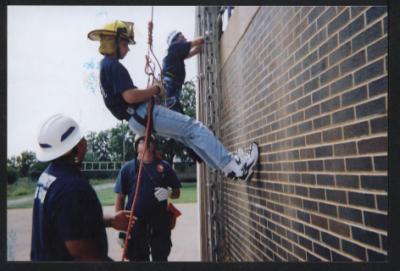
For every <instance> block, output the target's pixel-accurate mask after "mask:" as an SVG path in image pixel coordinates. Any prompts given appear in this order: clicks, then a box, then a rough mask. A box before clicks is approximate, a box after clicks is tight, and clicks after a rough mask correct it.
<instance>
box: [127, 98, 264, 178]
mask: <svg viewBox="0 0 400 271" xmlns="http://www.w3.org/2000/svg"><path fill="white" fill-rule="evenodd" d="M146 108H147V104H144V105H142V106H140V107H139V108H138V109H137V113H138V114H139V115H140V116H142V117H143V116H144V115H145V114H146ZM129 127H130V128H131V130H132V131H133V132H134V133H141V134H143V133H144V132H145V127H144V126H142V125H141V124H140V123H138V122H136V120H135V119H134V118H132V117H131V118H130V119H129ZM153 128H154V130H155V133H156V134H159V135H161V136H164V137H169V138H173V139H175V140H178V141H180V142H182V143H184V144H185V145H186V146H188V147H190V148H191V149H193V150H194V151H195V152H196V153H197V154H198V155H199V156H200V157H201V158H202V159H203V161H205V162H206V164H207V165H208V166H209V167H211V168H214V169H220V170H222V172H223V173H224V174H225V176H228V177H229V178H240V179H243V180H246V181H247V180H248V179H249V177H251V173H252V172H253V168H254V166H255V165H256V163H257V161H258V157H259V152H258V145H257V144H256V143H252V144H251V145H250V150H249V152H248V153H246V154H244V155H242V156H236V157H234V156H233V155H232V154H231V153H230V152H228V151H227V150H226V149H225V147H224V146H223V145H222V143H221V142H220V141H219V140H218V139H217V138H216V137H215V136H214V134H213V133H212V132H211V131H210V130H209V129H208V128H207V127H205V126H204V125H203V124H202V123H201V122H199V121H197V120H194V119H191V118H190V117H188V116H186V115H182V114H180V113H177V112H175V111H172V110H169V109H167V108H165V107H162V106H157V105H156V106H154V110H153Z"/></svg>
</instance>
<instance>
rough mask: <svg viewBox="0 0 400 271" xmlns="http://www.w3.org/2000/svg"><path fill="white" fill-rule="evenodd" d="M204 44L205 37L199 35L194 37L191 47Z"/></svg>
mask: <svg viewBox="0 0 400 271" xmlns="http://www.w3.org/2000/svg"><path fill="white" fill-rule="evenodd" d="M203 44H204V38H203V37H199V38H197V39H194V40H193V41H192V45H191V48H193V47H197V46H199V45H203Z"/></svg>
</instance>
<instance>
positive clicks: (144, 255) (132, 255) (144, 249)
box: [127, 218, 150, 262]
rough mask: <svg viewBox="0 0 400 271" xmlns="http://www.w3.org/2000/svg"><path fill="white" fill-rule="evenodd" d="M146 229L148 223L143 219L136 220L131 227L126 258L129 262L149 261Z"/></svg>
mask: <svg viewBox="0 0 400 271" xmlns="http://www.w3.org/2000/svg"><path fill="white" fill-rule="evenodd" d="M147 227H148V222H147V221H146V219H144V218H141V219H140V220H137V221H136V222H135V224H134V225H133V228H132V235H131V239H130V240H129V241H128V242H129V243H128V251H127V257H128V259H129V260H130V261H143V262H148V261H150V249H149V242H148V232H147Z"/></svg>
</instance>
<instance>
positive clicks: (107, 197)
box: [97, 183, 197, 206]
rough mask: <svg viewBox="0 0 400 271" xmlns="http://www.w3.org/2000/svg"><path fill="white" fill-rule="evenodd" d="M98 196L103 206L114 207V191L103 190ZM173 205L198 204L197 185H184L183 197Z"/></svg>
mask: <svg viewBox="0 0 400 271" xmlns="http://www.w3.org/2000/svg"><path fill="white" fill-rule="evenodd" d="M97 196H98V197H99V199H100V202H101V205H103V206H107V205H114V197H115V195H114V191H113V189H112V188H106V189H102V190H100V191H97ZM171 202H172V203H194V202H197V186H196V183H182V188H181V196H180V198H179V199H174V200H172V201H171Z"/></svg>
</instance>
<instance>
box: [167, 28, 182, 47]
mask: <svg viewBox="0 0 400 271" xmlns="http://www.w3.org/2000/svg"><path fill="white" fill-rule="evenodd" d="M180 33H181V32H180V31H177V30H174V31H172V32H171V33H169V35H168V38H167V44H168V46H169V45H171V43H172V41H173V40H174V38H175V37H176V36H177V35H178V34H180Z"/></svg>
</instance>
